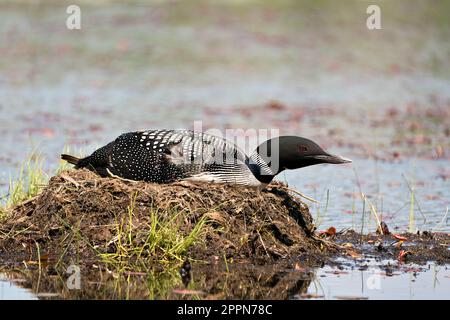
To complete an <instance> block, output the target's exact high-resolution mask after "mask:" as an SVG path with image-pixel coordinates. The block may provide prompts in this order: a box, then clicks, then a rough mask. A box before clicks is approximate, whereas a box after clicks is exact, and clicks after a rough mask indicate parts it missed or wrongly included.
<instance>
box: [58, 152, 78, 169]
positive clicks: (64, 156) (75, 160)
mask: <svg viewBox="0 0 450 320" xmlns="http://www.w3.org/2000/svg"><path fill="white" fill-rule="evenodd" d="M61 159H62V160H64V161H67V162H68V163H70V164H73V165H75V166H76V165H77V164H78V162H79V161H80V158H77V157H74V156H71V155H70V154H62V155H61Z"/></svg>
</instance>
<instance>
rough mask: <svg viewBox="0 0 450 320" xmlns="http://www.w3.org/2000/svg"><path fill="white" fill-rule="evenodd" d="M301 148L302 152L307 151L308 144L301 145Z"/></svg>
mask: <svg viewBox="0 0 450 320" xmlns="http://www.w3.org/2000/svg"><path fill="white" fill-rule="evenodd" d="M300 150H301V151H302V152H307V151H308V147H307V146H300Z"/></svg>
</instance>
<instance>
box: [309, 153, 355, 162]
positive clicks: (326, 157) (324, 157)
mask: <svg viewBox="0 0 450 320" xmlns="http://www.w3.org/2000/svg"><path fill="white" fill-rule="evenodd" d="M311 158H314V159H316V160H318V161H320V162H321V163H332V164H341V163H351V162H352V160H350V159H348V158H344V157H341V156H337V155H333V154H321V155H317V156H311Z"/></svg>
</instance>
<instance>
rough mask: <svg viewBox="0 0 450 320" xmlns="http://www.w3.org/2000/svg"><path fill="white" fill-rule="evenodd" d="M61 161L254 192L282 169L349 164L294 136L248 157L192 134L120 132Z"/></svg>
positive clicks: (133, 176)
mask: <svg viewBox="0 0 450 320" xmlns="http://www.w3.org/2000/svg"><path fill="white" fill-rule="evenodd" d="M61 158H62V159H63V160H65V161H67V162H69V163H71V164H74V165H75V168H87V169H89V170H92V171H94V172H96V173H97V174H99V175H100V176H102V177H108V176H109V177H119V178H122V179H127V180H134V181H140V180H143V181H148V182H155V183H170V182H174V181H178V180H191V181H205V182H215V183H231V184H240V185H247V186H258V187H264V186H265V185H267V184H268V183H270V182H271V181H272V179H273V178H274V177H275V176H276V175H277V174H279V173H280V172H282V171H283V170H285V169H297V168H302V167H307V166H310V165H315V164H320V163H333V164H339V163H348V162H351V160H349V159H346V158H343V157H340V156H335V155H331V154H329V153H327V152H325V151H324V150H323V149H322V148H321V147H319V146H318V145H317V144H316V143H314V142H313V141H311V140H308V139H306V138H301V137H297V136H280V137H277V138H272V139H269V140H267V141H265V142H263V143H262V144H260V145H259V146H258V147H257V148H256V150H255V151H254V152H253V153H252V154H251V155H250V157H248V156H247V155H246V154H245V153H244V152H242V151H241V150H239V148H238V147H237V146H236V145H235V144H233V143H231V142H229V141H228V140H225V139H223V138H219V137H216V136H214V135H210V134H206V133H203V132H195V131H191V130H147V131H136V132H129V133H124V134H122V135H120V136H119V137H118V138H117V139H116V140H114V141H113V142H110V143H108V144H107V145H106V146H104V147H101V148H99V149H97V150H96V151H94V152H93V153H92V154H91V155H90V156H87V157H85V158H82V159H79V158H76V157H74V156H71V155H67V154H62V155H61Z"/></svg>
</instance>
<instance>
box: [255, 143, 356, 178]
mask: <svg viewBox="0 0 450 320" xmlns="http://www.w3.org/2000/svg"><path fill="white" fill-rule="evenodd" d="M255 153H257V154H258V156H259V158H261V159H263V160H264V162H265V163H266V164H267V165H268V166H269V167H270V168H271V171H272V172H273V175H274V176H275V175H277V174H278V173H280V172H281V171H283V170H285V169H298V168H303V167H308V166H312V165H315V164H321V163H331V164H340V163H349V162H352V161H351V160H350V159H346V158H343V157H340V156H336V155H332V154H329V153H328V152H326V151H324V150H323V149H322V148H321V147H320V146H319V145H318V144H317V143H315V142H313V141H311V140H309V139H306V138H302V137H297V136H281V137H277V138H273V139H270V140H267V141H266V142H263V143H262V144H260V145H259V146H258V148H257V149H256V151H255Z"/></svg>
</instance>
